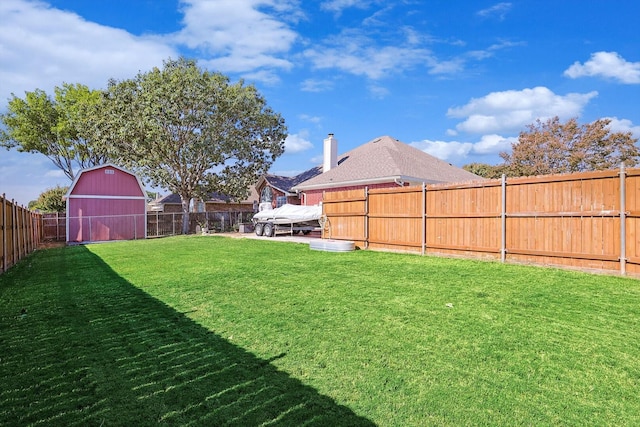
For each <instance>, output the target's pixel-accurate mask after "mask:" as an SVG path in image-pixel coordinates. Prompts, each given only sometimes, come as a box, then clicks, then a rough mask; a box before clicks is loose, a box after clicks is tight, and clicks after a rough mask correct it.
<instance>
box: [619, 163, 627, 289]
mask: <svg viewBox="0 0 640 427" xmlns="http://www.w3.org/2000/svg"><path fill="white" fill-rule="evenodd" d="M626 211H627V190H626V171H625V169H624V162H623V163H621V164H620V274H621V275H623V276H624V275H626V274H627V212H626Z"/></svg>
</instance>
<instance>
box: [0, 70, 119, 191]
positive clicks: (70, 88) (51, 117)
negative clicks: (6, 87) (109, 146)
mask: <svg viewBox="0 0 640 427" xmlns="http://www.w3.org/2000/svg"><path fill="white" fill-rule="evenodd" d="M54 91H55V95H54V97H53V98H52V97H51V96H49V95H48V94H47V93H46V92H45V91H43V90H40V89H36V90H35V91H33V92H26V93H25V97H24V98H18V97H17V96H15V95H13V94H12V95H11V98H10V100H9V105H8V111H7V112H6V113H4V114H1V115H0V121H1V122H2V123H3V124H4V129H0V146H3V147H5V148H7V149H11V148H16V149H17V150H18V151H23V152H29V153H41V154H44V155H45V156H47V157H48V158H49V159H51V161H52V162H53V163H54V164H55V165H56V166H57V167H58V168H60V169H61V170H62V171H63V172H64V174H65V175H66V176H67V177H68V178H69V179H70V180H73V178H74V176H75V171H76V170H77V169H76V168H80V169H83V168H87V167H91V166H95V165H99V164H102V163H104V162H105V161H106V159H107V157H106V151H105V150H104V148H103V147H102V146H98V145H96V144H95V143H94V142H95V141H94V139H93V138H92V136H93V135H92V134H88V133H85V132H84V130H85V129H87V128H88V125H87V123H86V119H87V114H86V111H87V109H88V108H91V106H93V105H95V104H96V103H98V102H99V100H100V91H96V90H90V89H89V88H88V87H87V86H84V85H81V84H76V85H72V84H67V83H65V84H63V85H62V87H56V88H55V89H54Z"/></svg>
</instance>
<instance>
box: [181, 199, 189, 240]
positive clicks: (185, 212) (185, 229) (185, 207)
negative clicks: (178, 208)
mask: <svg viewBox="0 0 640 427" xmlns="http://www.w3.org/2000/svg"><path fill="white" fill-rule="evenodd" d="M180 200H181V201H182V234H189V202H190V201H191V199H190V198H188V197H185V196H180Z"/></svg>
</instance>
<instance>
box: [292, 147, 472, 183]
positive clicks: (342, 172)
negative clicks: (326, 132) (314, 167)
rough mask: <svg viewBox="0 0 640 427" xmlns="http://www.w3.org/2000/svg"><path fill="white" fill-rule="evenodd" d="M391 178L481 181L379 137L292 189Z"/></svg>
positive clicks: (433, 181) (427, 181)
mask: <svg viewBox="0 0 640 427" xmlns="http://www.w3.org/2000/svg"><path fill="white" fill-rule="evenodd" d="M394 179H396V180H402V181H404V182H409V183H412V184H418V183H422V182H425V183H427V184H432V183H441V182H467V181H478V180H483V179H484V178H482V177H479V176H478V175H475V174H472V173H471V172H467V171H466V170H464V169H461V168H458V167H456V166H453V165H451V164H449V163H447V162H445V161H443V160H440V159H438V158H437V157H433V156H432V155H430V154H427V153H425V152H424V151H421V150H419V149H417V148H414V147H412V146H410V145H407V144H405V143H403V142H400V141H398V140H396V139H394V138H392V137H390V136H382V137H379V138H375V139H373V140H371V141H369V142H367V143H366V144H363V145H361V146H359V147H357V148H354V149H353V150H351V151H349V152H347V153H345V154H343V155H340V156H338V166H336V167H335V168H333V169H331V170H329V171H327V172H325V173H322V174H320V175H318V176H316V177H314V178H311V179H309V180H307V181H305V182H303V183H301V184H299V185H297V186H296V187H295V189H297V190H309V189H315V188H330V187H339V186H345V185H356V184H368V183H375V182H383V181H384V182H390V181H393V180H394Z"/></svg>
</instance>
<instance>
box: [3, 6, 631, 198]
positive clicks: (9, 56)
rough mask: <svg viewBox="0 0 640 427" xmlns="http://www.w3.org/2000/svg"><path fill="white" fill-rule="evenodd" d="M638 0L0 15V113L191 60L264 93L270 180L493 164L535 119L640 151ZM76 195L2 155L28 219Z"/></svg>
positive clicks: (49, 169) (30, 159)
mask: <svg viewBox="0 0 640 427" xmlns="http://www.w3.org/2000/svg"><path fill="white" fill-rule="evenodd" d="M639 16H640V2H638V1H637V0H617V1H613V2H612V1H606V0H554V1H546V0H522V1H519V0H513V1H504V2H500V1H456V0H432V1H417V0H400V1H389V0H324V1H323V0H319V1H298V0H180V1H178V0H109V1H90V0H49V1H35V0H2V1H0V110H1V111H6V106H7V101H8V99H9V97H10V94H11V93H14V94H16V95H17V96H19V97H24V93H25V91H33V90H35V89H36V88H39V89H43V90H45V91H47V92H48V93H51V94H52V93H53V87H54V86H56V85H61V84H62V83H63V82H68V83H82V84H85V85H88V86H89V87H91V88H93V89H101V88H104V87H106V83H107V80H108V79H109V78H116V79H125V78H132V77H134V76H135V74H136V73H137V72H138V71H143V72H144V71H148V70H150V69H151V68H152V67H154V66H161V65H162V61H163V60H166V59H167V58H169V57H171V58H177V57H179V56H180V55H183V56H186V57H189V58H194V59H197V60H198V63H199V65H200V66H201V67H203V68H207V69H210V70H212V71H220V72H222V73H224V74H226V75H228V76H229V77H230V78H231V79H232V80H233V81H236V80H238V79H240V78H243V79H245V81H246V82H248V83H253V84H255V85H256V87H257V88H258V89H259V90H260V92H261V93H262V94H263V95H264V96H265V97H266V99H267V101H268V103H269V105H270V106H271V107H273V108H274V110H275V111H277V112H279V113H281V114H282V115H283V117H284V118H285V121H286V123H287V126H288V129H289V137H288V139H287V141H286V150H285V154H284V155H283V156H281V157H280V158H279V159H278V160H277V161H276V163H275V164H274V165H273V166H272V168H271V172H272V173H276V174H282V175H293V174H296V173H298V172H301V171H303V170H306V169H308V168H310V167H313V166H315V165H317V164H319V163H321V156H322V140H323V139H324V138H325V137H326V135H327V134H328V133H334V134H335V136H336V138H337V139H338V145H339V148H338V151H339V152H341V153H342V152H345V151H348V150H350V149H352V148H354V147H356V146H358V145H361V144H363V143H365V142H367V141H369V140H371V139H373V138H375V137H378V136H381V135H390V136H392V137H395V138H397V139H399V140H401V141H403V142H406V143H408V144H411V145H414V146H416V147H418V148H420V149H423V150H424V151H426V152H428V153H430V154H432V155H435V156H437V157H440V158H442V159H444V160H447V161H448V162H450V163H452V164H454V165H457V166H462V165H464V164H468V163H471V162H484V163H490V164H497V163H499V162H500V158H499V156H498V153H499V152H501V151H508V150H509V149H510V147H511V143H512V142H514V141H515V140H516V137H517V135H518V133H519V132H520V131H521V130H523V129H525V126H526V125H527V124H530V123H533V122H534V121H535V120H536V119H537V118H541V119H545V118H547V117H552V116H555V115H557V116H560V118H561V119H563V120H566V119H569V118H571V117H577V118H578V120H579V121H580V122H581V123H587V122H591V121H594V120H596V119H599V118H605V117H606V118H611V119H612V124H611V127H612V128H613V129H614V130H616V131H631V132H632V133H633V134H634V136H635V137H636V138H638V137H640V107H639V106H640V32H639V31H638V17H639ZM57 184H60V185H68V184H69V181H68V180H67V179H66V178H65V177H64V176H63V174H62V173H61V172H60V171H58V170H57V169H56V168H55V166H53V164H52V163H51V162H50V161H49V160H48V159H47V158H46V157H44V156H43V155H40V154H26V153H17V152H15V151H5V150H3V149H2V150H1V151H0V192H4V193H6V195H7V197H8V198H9V199H15V200H16V201H18V202H19V203H21V204H25V205H26V204H27V203H28V202H29V200H33V199H35V198H37V196H38V194H40V193H41V192H42V191H44V190H45V189H47V188H51V187H53V186H55V185H57Z"/></svg>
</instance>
